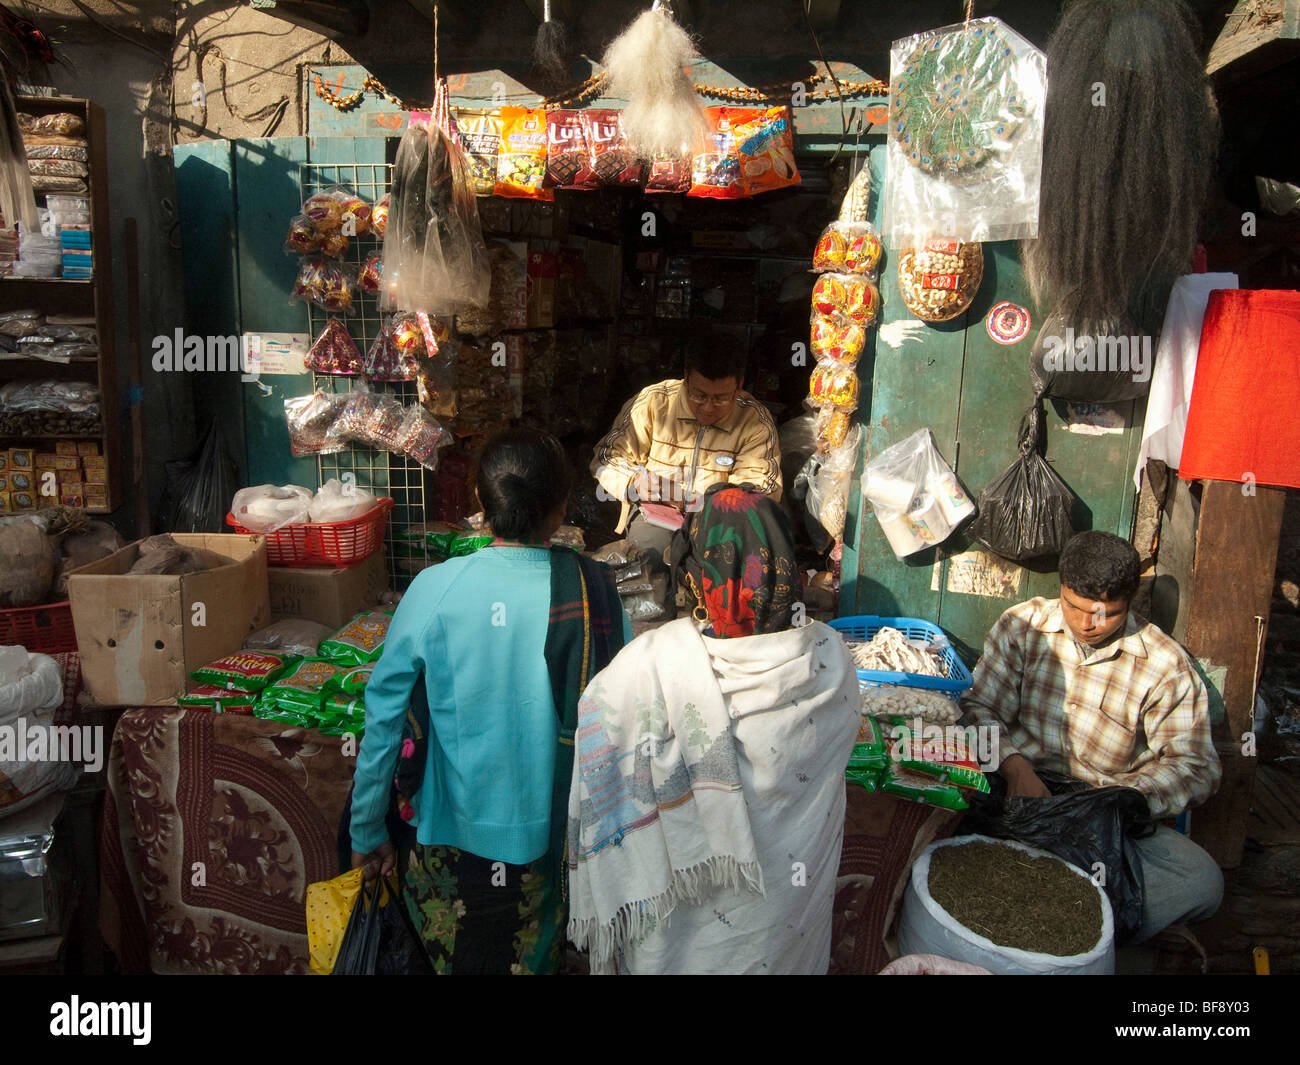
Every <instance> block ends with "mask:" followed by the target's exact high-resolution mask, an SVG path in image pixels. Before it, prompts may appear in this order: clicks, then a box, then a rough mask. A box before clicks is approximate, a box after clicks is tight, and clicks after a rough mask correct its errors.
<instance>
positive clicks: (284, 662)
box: [190, 651, 296, 692]
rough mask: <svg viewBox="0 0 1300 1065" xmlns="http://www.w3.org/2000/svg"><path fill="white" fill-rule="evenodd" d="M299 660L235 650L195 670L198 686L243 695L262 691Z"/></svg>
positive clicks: (271, 652) (264, 652) (266, 652)
mask: <svg viewBox="0 0 1300 1065" xmlns="http://www.w3.org/2000/svg"><path fill="white" fill-rule="evenodd" d="M295 661H296V659H294V658H292V657H291V656H289V655H283V654H276V653H275V652H273V651H236V652H235V653H234V654H231V655H226V656H225V657H224V658H218V659H217V660H216V661H215V662H209V663H208V664H207V665H206V666H200V667H199V668H198V669H196V670H194V671H193V672H192V673H191V674H190V677H191V678H192V679H193V680H194V681H195V682H196V683H198V684H211V685H212V686H213V687H215V688H223V689H226V690H228V691H229V690H233V691H241V692H259V691H261V690H262V689H263V688H265V687H266V686H267V685H268V684H270V683H271V682H272V681H273V680H275V679H276V677H278V676H280V674H281V673H283V672H284V671H285V670H286V669H288V668H289V667H290V666H291V665H292V664H293V663H294V662H295Z"/></svg>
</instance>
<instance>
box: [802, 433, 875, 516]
mask: <svg viewBox="0 0 1300 1065" xmlns="http://www.w3.org/2000/svg"><path fill="white" fill-rule="evenodd" d="M861 440H862V428H861V426H854V427H853V428H852V430H851V431H850V432H849V434H848V435H847V436H846V437H845V440H844V443H843V444H841V445H840V446H839V447H837V448H835V449H834V450H833V451H831V452H829V453H828V454H826V455H814V456H813V457H812V458H810V459H809V460H808V462H807V463H805V464H804V470H803V471H801V476H803V477H805V478H806V481H807V484H808V494H807V497H806V500H805V503H806V505H807V507H808V513H809V514H811V515H812V516H813V517H814V518H815V519H817V521H818V522H819V523H820V525H821V527H822V528H823V529H825V530H826V531H827V532H828V533H829V534H830V536H831V539H833V540H838V539H839V538H840V537H841V536H843V535H844V522H845V520H846V518H847V516H848V506H849V482H850V481H851V480H852V479H853V465H854V463H855V462H856V461H857V457H858V445H859V443H860V442H861Z"/></svg>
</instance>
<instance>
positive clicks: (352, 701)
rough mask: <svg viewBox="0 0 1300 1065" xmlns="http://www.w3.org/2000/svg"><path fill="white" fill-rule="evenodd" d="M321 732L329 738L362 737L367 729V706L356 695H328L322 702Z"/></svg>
mask: <svg viewBox="0 0 1300 1065" xmlns="http://www.w3.org/2000/svg"><path fill="white" fill-rule="evenodd" d="M319 721H320V730H321V731H322V732H323V733H325V734H326V735H327V736H341V735H344V734H346V733H348V732H351V733H353V734H354V735H357V736H360V735H361V733H362V732H363V730H364V729H365V727H366V704H365V703H364V702H363V701H362V700H361V699H359V698H357V697H356V696H354V695H326V696H325V698H324V699H323V700H322V701H321V708H320V716H319Z"/></svg>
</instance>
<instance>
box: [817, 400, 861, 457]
mask: <svg viewBox="0 0 1300 1065" xmlns="http://www.w3.org/2000/svg"><path fill="white" fill-rule="evenodd" d="M852 427H853V411H851V410H840V409H839V408H837V407H822V408H820V409H819V410H818V411H817V415H816V417H815V418H814V419H813V431H814V432H815V433H816V435H817V451H818V453H820V454H822V455H825V454H826V453H827V452H830V451H834V450H835V449H836V448H837V447H840V446H842V445H843V443H844V441H845V439H846V438H847V437H848V435H849V430H850V429H851V428H852Z"/></svg>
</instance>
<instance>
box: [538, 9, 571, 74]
mask: <svg viewBox="0 0 1300 1065" xmlns="http://www.w3.org/2000/svg"><path fill="white" fill-rule="evenodd" d="M533 65H534V66H535V67H536V68H537V71H538V73H540V74H541V75H542V76H543V77H544V78H546V79H547V81H549V82H550V83H551V85H552V87H554V88H560V87H562V86H564V85H565V84H567V83H568V81H569V31H568V29H567V28H566V27H565V25H564V23H563V22H561V21H560V20H559V19H555V18H552V17H551V0H542V24H541V25H540V26H539V27H537V37H536V39H534V41H533Z"/></svg>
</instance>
